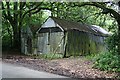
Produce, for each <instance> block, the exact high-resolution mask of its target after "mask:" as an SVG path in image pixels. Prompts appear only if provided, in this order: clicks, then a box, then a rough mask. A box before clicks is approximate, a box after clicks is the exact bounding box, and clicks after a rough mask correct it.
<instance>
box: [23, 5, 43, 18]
mask: <svg viewBox="0 0 120 80" xmlns="http://www.w3.org/2000/svg"><path fill="white" fill-rule="evenodd" d="M41 4H42V3H40V4H38V5H37V6H36V7H34V8H32V9H30V10H28V11H26V12H25V13H24V14H23V16H22V19H23V18H24V17H25V15H26V14H28V13H30V12H31V11H33V10H36V9H37V8H38V7H39V6H40V5H41Z"/></svg>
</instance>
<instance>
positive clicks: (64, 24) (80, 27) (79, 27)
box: [50, 17, 108, 36]
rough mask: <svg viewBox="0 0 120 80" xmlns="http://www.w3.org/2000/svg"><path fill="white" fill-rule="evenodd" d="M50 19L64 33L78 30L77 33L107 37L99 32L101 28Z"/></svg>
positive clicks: (54, 18)
mask: <svg viewBox="0 0 120 80" xmlns="http://www.w3.org/2000/svg"><path fill="white" fill-rule="evenodd" d="M50 18H51V19H53V20H54V22H55V23H57V24H58V25H59V26H60V27H61V28H62V29H63V30H65V31H68V30H74V29H75V30H79V31H83V32H88V33H93V34H96V35H101V36H108V34H105V33H104V32H102V31H101V29H102V30H104V29H103V28H101V27H100V29H99V28H98V27H96V26H93V25H88V24H85V23H78V22H73V21H68V20H65V19H60V18H56V17H50ZM104 31H106V30H104ZM106 32H107V31H106Z"/></svg>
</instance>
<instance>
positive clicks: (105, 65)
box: [94, 52, 120, 72]
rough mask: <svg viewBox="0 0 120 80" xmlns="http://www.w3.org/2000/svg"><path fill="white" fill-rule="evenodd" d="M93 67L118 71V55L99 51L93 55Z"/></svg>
mask: <svg viewBox="0 0 120 80" xmlns="http://www.w3.org/2000/svg"><path fill="white" fill-rule="evenodd" d="M94 61H95V62H94V68H98V69H100V70H107V71H113V72H120V55H117V54H116V55H115V54H112V53H110V52H106V53H100V54H98V55H96V56H95V57H94Z"/></svg>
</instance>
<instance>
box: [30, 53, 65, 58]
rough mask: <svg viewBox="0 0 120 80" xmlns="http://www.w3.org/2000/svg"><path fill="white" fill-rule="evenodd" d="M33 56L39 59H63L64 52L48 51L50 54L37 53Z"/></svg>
mask: <svg viewBox="0 0 120 80" xmlns="http://www.w3.org/2000/svg"><path fill="white" fill-rule="evenodd" d="M31 56H32V57H33V58H37V59H61V58H63V55H62V54H57V53H56V54H53V53H48V54H37V55H31Z"/></svg>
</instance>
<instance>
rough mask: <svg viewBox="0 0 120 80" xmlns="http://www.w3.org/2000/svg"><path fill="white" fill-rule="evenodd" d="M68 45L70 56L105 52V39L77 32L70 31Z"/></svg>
mask: <svg viewBox="0 0 120 80" xmlns="http://www.w3.org/2000/svg"><path fill="white" fill-rule="evenodd" d="M67 45H68V46H67V55H69V56H71V55H72V56H79V55H87V54H91V53H98V52H101V51H103V50H105V45H104V39H103V37H101V36H97V35H93V34H90V33H86V32H82V31H77V30H70V31H68V43H67Z"/></svg>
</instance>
